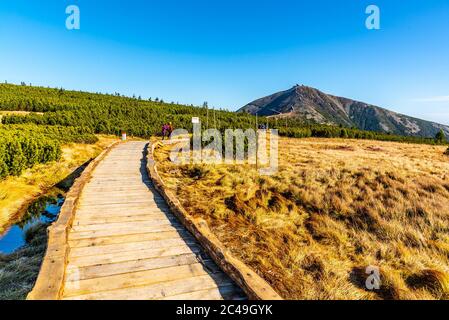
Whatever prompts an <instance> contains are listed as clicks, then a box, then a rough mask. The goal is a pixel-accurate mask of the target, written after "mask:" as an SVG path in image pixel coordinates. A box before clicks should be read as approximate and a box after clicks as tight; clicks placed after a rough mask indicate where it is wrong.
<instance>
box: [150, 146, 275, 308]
mask: <svg viewBox="0 0 449 320" xmlns="http://www.w3.org/2000/svg"><path fill="white" fill-rule="evenodd" d="M158 146H160V143H150V148H149V150H148V151H149V152H148V154H147V158H148V159H147V160H148V161H147V170H148V174H149V176H150V178H151V179H152V181H153V184H154V186H155V188H156V190H157V191H158V192H159V193H160V194H161V195H162V197H163V198H164V199H165V201H166V202H167V205H168V206H169V207H170V209H171V211H172V213H173V214H174V215H175V216H176V217H177V218H178V219H179V221H180V222H181V223H182V224H183V225H184V226H185V228H186V229H187V230H188V231H189V232H190V233H191V234H192V235H193V236H194V237H195V238H196V240H197V241H198V242H199V243H200V244H201V245H202V247H203V249H204V250H205V252H206V253H207V254H208V255H209V256H210V257H211V258H212V259H213V260H214V261H215V263H216V264H217V265H218V266H219V267H220V268H221V269H222V270H223V271H224V272H225V273H226V274H227V275H228V276H229V277H230V278H231V279H232V280H234V281H235V282H236V284H237V285H238V286H240V288H242V290H243V291H244V292H245V293H246V295H247V296H248V298H249V299H251V300H282V297H281V296H280V295H279V294H278V293H277V292H276V291H275V290H274V289H273V288H272V287H271V286H270V285H269V284H268V282H266V281H265V280H264V279H263V278H262V277H261V276H259V275H258V274H257V273H256V272H254V271H253V270H252V269H251V268H250V267H248V266H247V265H246V264H245V263H243V262H242V261H240V260H239V259H237V258H236V257H234V256H233V255H232V254H231V253H230V252H229V250H228V249H226V247H225V246H224V245H223V243H222V242H221V241H220V240H219V239H218V238H217V237H216V236H215V235H214V234H213V233H212V232H211V230H210V228H209V226H208V224H207V222H206V221H205V220H203V219H194V218H193V217H192V216H191V215H190V214H189V213H187V211H186V210H185V209H184V207H183V206H182V204H181V203H180V201H179V200H178V199H177V197H176V196H175V195H174V194H173V193H172V192H171V191H170V190H168V188H167V186H166V185H165V183H164V182H163V180H162V179H161V177H160V175H159V173H158V171H157V163H156V161H155V159H154V150H155V149H156V147H158Z"/></svg>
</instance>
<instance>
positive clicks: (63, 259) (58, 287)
mask: <svg viewBox="0 0 449 320" xmlns="http://www.w3.org/2000/svg"><path fill="white" fill-rule="evenodd" d="M119 143H120V141H115V142H113V143H111V144H110V145H109V146H108V147H107V148H106V149H105V150H103V152H101V153H100V154H99V155H98V156H97V157H96V158H95V159H93V160H92V161H91V162H90V163H89V165H88V166H87V167H86V169H84V171H83V173H82V174H81V176H80V177H79V178H78V179H76V180H75V182H74V183H73V185H72V187H71V188H70V190H69V192H68V193H67V195H66V198H65V201H64V204H63V205H62V207H61V211H60V213H59V217H58V220H57V221H56V222H55V223H53V224H52V225H51V226H50V227H49V228H48V231H47V232H48V242H47V250H46V252H45V256H44V259H43V261H42V265H41V269H40V271H39V275H38V277H37V280H36V283H35V285H34V288H33V290H32V291H31V292H30V293H29V294H28V296H27V300H58V299H60V298H61V295H62V291H63V286H64V277H65V269H66V266H67V259H68V254H69V250H70V248H69V246H68V232H69V230H70V228H71V227H72V224H73V220H74V217H75V211H76V206H77V204H78V200H79V197H80V194H81V192H82V190H83V188H84V186H85V185H86V183H87V182H88V181H89V179H90V177H91V173H92V171H93V170H94V169H95V168H96V167H97V165H98V163H100V161H101V160H103V159H104V157H105V156H106V155H107V154H108V153H109V152H110V151H111V150H112V149H113V148H114V147H115V146H116V145H117V144H119Z"/></svg>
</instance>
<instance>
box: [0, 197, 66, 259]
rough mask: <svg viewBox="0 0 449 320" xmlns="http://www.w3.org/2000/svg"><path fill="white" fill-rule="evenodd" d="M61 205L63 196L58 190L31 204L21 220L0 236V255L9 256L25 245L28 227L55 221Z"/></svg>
mask: <svg viewBox="0 0 449 320" xmlns="http://www.w3.org/2000/svg"><path fill="white" fill-rule="evenodd" d="M63 203H64V196H63V195H62V192H58V190H53V191H52V192H50V193H48V194H47V195H45V196H42V197H40V198H39V199H37V200H36V201H35V202H33V203H32V204H31V205H30V206H29V207H28V210H27V212H26V213H25V214H24V215H23V217H22V218H21V220H20V221H19V222H17V223H15V224H14V225H12V226H11V227H10V228H9V229H8V230H7V231H6V232H5V233H4V234H3V235H1V236H0V253H1V254H10V253H12V252H14V251H15V250H17V249H19V248H20V247H22V246H23V245H25V243H26V241H25V236H26V232H27V230H28V229H29V228H30V227H33V226H35V225H36V224H39V223H45V224H49V223H52V222H54V221H56V219H57V218H58V215H59V212H60V210H61V207H62V205H63Z"/></svg>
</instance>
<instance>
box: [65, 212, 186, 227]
mask: <svg viewBox="0 0 449 320" xmlns="http://www.w3.org/2000/svg"><path fill="white" fill-rule="evenodd" d="M154 220H169V221H173V222H176V221H177V220H176V219H175V218H173V217H167V216H166V215H165V214H163V213H159V214H144V215H131V216H126V215H125V216H119V215H117V216H92V215H90V216H88V215H86V216H81V217H79V216H77V217H75V220H74V222H73V225H84V224H100V223H101V224H109V223H121V222H138V221H154Z"/></svg>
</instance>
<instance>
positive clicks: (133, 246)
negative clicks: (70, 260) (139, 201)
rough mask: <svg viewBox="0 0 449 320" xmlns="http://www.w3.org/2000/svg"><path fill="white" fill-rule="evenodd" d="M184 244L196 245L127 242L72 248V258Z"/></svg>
mask: <svg viewBox="0 0 449 320" xmlns="http://www.w3.org/2000/svg"><path fill="white" fill-rule="evenodd" d="M184 244H187V245H189V244H195V242H191V243H188V242H186V240H184V239H182V238H178V239H164V240H150V241H141V242H126V243H118V244H111V245H105V246H95V247H81V248H72V249H71V250H70V256H71V257H80V256H92V255H96V254H104V253H112V252H122V251H130V250H142V249H150V248H153V249H155V248H168V247H176V246H180V245H184Z"/></svg>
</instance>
